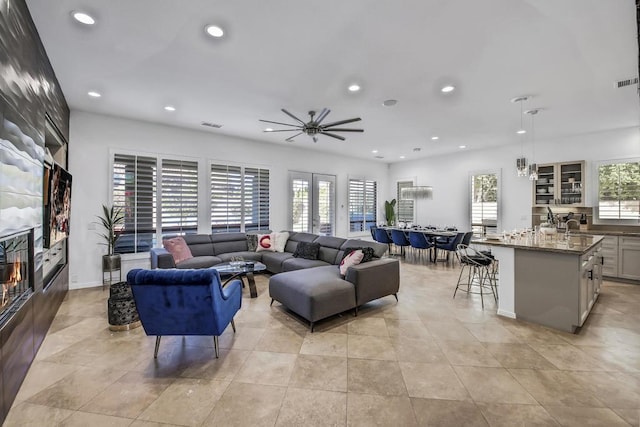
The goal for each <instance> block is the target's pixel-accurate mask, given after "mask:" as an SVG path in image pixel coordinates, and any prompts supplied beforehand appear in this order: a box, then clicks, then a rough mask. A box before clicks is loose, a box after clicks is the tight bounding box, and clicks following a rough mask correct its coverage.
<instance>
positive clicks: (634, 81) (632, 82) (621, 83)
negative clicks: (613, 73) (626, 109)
mask: <svg viewBox="0 0 640 427" xmlns="http://www.w3.org/2000/svg"><path fill="white" fill-rule="evenodd" d="M637 84H638V78H637V77H631V78H630V79H623V80H618V81H617V82H616V83H615V87H616V88H617V89H620V88H623V87H627V86H633V85H637Z"/></svg>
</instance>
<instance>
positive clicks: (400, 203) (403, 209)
mask: <svg viewBox="0 0 640 427" xmlns="http://www.w3.org/2000/svg"><path fill="white" fill-rule="evenodd" d="M407 187H413V181H398V183H397V194H396V199H397V205H396V206H397V207H396V209H397V218H396V219H397V220H398V221H402V222H413V203H414V201H413V199H403V198H402V197H400V194H401V192H402V189H403V188H407Z"/></svg>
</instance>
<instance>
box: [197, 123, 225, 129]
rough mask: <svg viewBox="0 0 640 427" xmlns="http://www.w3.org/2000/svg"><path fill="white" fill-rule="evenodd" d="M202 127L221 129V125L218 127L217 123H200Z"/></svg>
mask: <svg viewBox="0 0 640 427" xmlns="http://www.w3.org/2000/svg"><path fill="white" fill-rule="evenodd" d="M200 124H201V125H202V126H207V127H210V128H216V129H220V128H221V127H222V125H219V124H217V123H211V122H202V123H200Z"/></svg>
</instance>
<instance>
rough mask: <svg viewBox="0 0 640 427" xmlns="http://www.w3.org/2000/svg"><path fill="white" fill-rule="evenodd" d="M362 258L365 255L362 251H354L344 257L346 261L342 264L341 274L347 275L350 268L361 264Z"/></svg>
mask: <svg viewBox="0 0 640 427" xmlns="http://www.w3.org/2000/svg"><path fill="white" fill-rule="evenodd" d="M362 258H364V253H363V252H362V251H361V250H360V249H358V250H357V251H353V252H351V253H350V254H349V255H347V256H346V257H344V259H343V260H342V262H341V263H340V274H342V275H343V276H344V275H345V274H347V270H348V269H349V267H352V266H354V265H358V264H360V262H361V261H362Z"/></svg>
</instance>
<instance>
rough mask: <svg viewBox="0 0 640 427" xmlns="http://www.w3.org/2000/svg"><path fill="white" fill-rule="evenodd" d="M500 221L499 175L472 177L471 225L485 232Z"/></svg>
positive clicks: (480, 231)
mask: <svg viewBox="0 0 640 427" xmlns="http://www.w3.org/2000/svg"><path fill="white" fill-rule="evenodd" d="M497 223H498V175H496V174H480V175H473V176H472V177H471V227H472V228H473V230H474V232H477V233H480V234H481V233H483V232H484V231H486V229H487V227H492V228H495V227H496V226H497Z"/></svg>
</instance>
